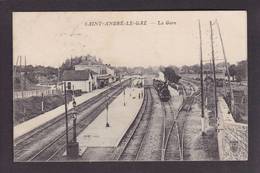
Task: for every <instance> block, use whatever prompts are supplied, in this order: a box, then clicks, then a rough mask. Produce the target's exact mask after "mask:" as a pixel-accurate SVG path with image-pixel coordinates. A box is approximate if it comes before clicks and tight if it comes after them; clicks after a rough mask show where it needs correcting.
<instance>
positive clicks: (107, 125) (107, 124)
mask: <svg viewBox="0 0 260 173" xmlns="http://www.w3.org/2000/svg"><path fill="white" fill-rule="evenodd" d="M108 100H109V96H107V103H106V109H107V116H106V127H109V126H110V125H109V123H108Z"/></svg>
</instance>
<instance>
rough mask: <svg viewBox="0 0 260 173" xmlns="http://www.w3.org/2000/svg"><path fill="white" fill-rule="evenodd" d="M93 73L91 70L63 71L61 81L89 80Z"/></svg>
mask: <svg viewBox="0 0 260 173" xmlns="http://www.w3.org/2000/svg"><path fill="white" fill-rule="evenodd" d="M94 73H95V72H93V71H91V70H65V71H64V72H63V79H62V80H63V81H85V80H89V76H92V75H93V74H94Z"/></svg>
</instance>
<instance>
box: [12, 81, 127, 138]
mask: <svg viewBox="0 0 260 173" xmlns="http://www.w3.org/2000/svg"><path fill="white" fill-rule="evenodd" d="M125 80H127V79H124V80H122V82H123V81H125ZM119 83H120V82H119V81H118V82H115V83H113V84H112V85H111V86H109V87H108V86H107V87H105V88H102V89H96V90H94V91H92V92H89V93H85V94H82V95H81V96H79V97H76V98H75V101H76V103H77V105H80V104H81V103H83V102H85V101H87V100H89V99H91V98H92V97H95V96H97V95H98V94H100V93H102V92H104V91H106V90H108V89H109V88H110V87H112V86H115V85H117V84H119ZM67 108H68V111H69V110H70V109H72V108H73V106H72V102H70V103H69V104H68V107H67ZM63 113H65V106H64V105H61V106H59V107H57V108H55V109H53V110H51V111H48V112H45V113H43V114H41V115H38V116H37V117H34V118H32V119H30V120H28V121H25V122H23V123H21V124H18V125H16V126H15V127H14V129H13V139H16V138H18V137H20V136H22V135H24V134H26V133H28V132H30V131H31V130H33V129H35V128H37V127H39V126H41V125H43V124H44V123H47V122H48V121H50V120H52V119H54V118H56V117H58V116H59V115H61V114H63Z"/></svg>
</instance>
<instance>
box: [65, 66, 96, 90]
mask: <svg viewBox="0 0 260 173" xmlns="http://www.w3.org/2000/svg"><path fill="white" fill-rule="evenodd" d="M96 74H97V73H95V72H93V71H91V70H66V71H64V73H63V81H64V82H65V83H66V86H67V89H68V90H81V91H82V92H91V91H92V90H93V89H95V88H96V87H97V78H96V76H95V75H96Z"/></svg>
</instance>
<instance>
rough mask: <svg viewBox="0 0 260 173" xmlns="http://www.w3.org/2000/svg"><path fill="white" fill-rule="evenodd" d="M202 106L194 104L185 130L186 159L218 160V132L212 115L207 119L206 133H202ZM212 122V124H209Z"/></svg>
mask: <svg viewBox="0 0 260 173" xmlns="http://www.w3.org/2000/svg"><path fill="white" fill-rule="evenodd" d="M200 111H201V110H200V108H199V106H198V104H194V105H193V106H192V110H191V112H190V113H189V114H188V115H187V119H186V123H185V130H184V160H207V161H210V160H218V147H217V134H216V131H215V127H214V126H212V125H214V123H212V117H211V118H209V119H208V120H210V121H206V124H208V126H207V128H206V135H205V136H202V135H201V122H200V120H201V119H200ZM209 124H210V125H209Z"/></svg>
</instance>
